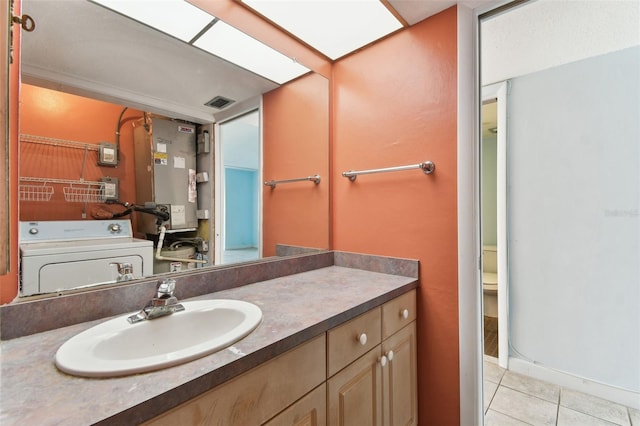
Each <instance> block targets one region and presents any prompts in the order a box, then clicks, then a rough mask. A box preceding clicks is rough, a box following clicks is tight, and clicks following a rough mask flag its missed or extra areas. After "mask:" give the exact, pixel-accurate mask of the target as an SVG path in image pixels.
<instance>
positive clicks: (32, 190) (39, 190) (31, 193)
mask: <svg viewBox="0 0 640 426" xmlns="http://www.w3.org/2000/svg"><path fill="white" fill-rule="evenodd" d="M18 190H19V193H20V201H51V197H52V196H53V193H54V190H53V186H51V185H20V187H19V188H18Z"/></svg>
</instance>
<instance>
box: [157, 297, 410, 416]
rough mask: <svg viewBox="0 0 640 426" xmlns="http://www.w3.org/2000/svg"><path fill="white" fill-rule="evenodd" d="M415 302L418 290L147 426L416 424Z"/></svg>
mask: <svg viewBox="0 0 640 426" xmlns="http://www.w3.org/2000/svg"><path fill="white" fill-rule="evenodd" d="M415 307H416V299H415V290H412V291H410V292H409V293H406V294H404V295H402V296H399V297H397V298H395V299H393V300H391V301H389V302H387V303H385V304H384V305H382V306H381V307H380V306H379V307H376V308H374V309H371V310H370V311H368V312H366V313H364V314H362V315H360V316H358V317H356V318H354V319H352V320H350V321H347V322H346V323H344V324H342V325H340V326H338V327H334V328H332V329H330V330H328V331H327V332H326V333H323V334H321V335H320V336H318V337H315V338H313V339H312V340H310V341H308V342H306V343H303V344H301V345H299V346H298V347H296V348H294V349H291V350H289V351H287V352H286V353H284V354H282V355H280V356H278V357H277V358H275V359H272V360H270V361H267V362H266V363H264V364H262V365H260V366H258V367H256V368H254V369H252V370H250V371H248V372H247V373H245V374H243V375H241V376H240V377H237V378H235V379H233V380H231V381H230V382H228V383H224V384H222V385H220V386H218V387H216V388H215V389H213V390H211V391H208V392H206V393H205V394H203V395H201V396H199V397H197V398H195V399H193V400H191V401H188V402H186V403H184V404H182V405H180V406H178V407H176V408H175V409H173V410H171V411H169V412H167V413H164V414H162V415H160V416H158V417H157V418H155V419H153V420H151V421H149V422H147V423H145V425H149V426H151V425H153V426H165V425H166V426H172V425H195V424H211V425H214V424H215V425H221V424H229V425H233V424H236V425H262V424H271V425H325V424H331V425H338V424H340V425H354V426H355V425H372V426H373V425H400V424H401V425H417V424H418V423H417V415H418V408H417V382H416V380H417V376H416V374H417V372H416V368H417V363H416V327H415ZM327 408H328V409H327ZM269 419H271V420H269Z"/></svg>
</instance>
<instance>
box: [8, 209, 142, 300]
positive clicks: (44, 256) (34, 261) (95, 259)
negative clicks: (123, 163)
mask: <svg viewBox="0 0 640 426" xmlns="http://www.w3.org/2000/svg"><path fill="white" fill-rule="evenodd" d="M123 263H129V264H131V265H132V269H133V270H132V274H133V277H134V278H141V277H148V276H151V275H153V242H152V241H148V240H142V239H138V238H133V230H132V228H131V222H130V221H129V220H105V221H100V220H76V221H47V222H20V295H21V296H29V295H34V294H40V293H51V292H56V291H61V290H67V289H72V288H79V287H87V286H93V285H99V284H107V283H114V282H117V281H118V279H119V276H120V273H119V271H118V264H123Z"/></svg>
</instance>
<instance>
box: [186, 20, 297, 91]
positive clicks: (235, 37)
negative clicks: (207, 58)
mask: <svg viewBox="0 0 640 426" xmlns="http://www.w3.org/2000/svg"><path fill="white" fill-rule="evenodd" d="M193 45H194V46H197V47H199V48H201V49H203V50H206V51H207V52H209V53H213V54H214V55H216V56H219V57H221V58H223V59H226V60H227V61H229V62H232V63H234V64H236V65H239V66H241V67H243V68H245V69H247V70H249V71H252V72H254V73H256V74H259V75H261V76H263V77H266V78H268V79H269V80H272V81H275V82H276V83H278V84H282V83H286V82H287V81H289V80H292V79H294V78H296V77H299V76H301V75H303V74H306V73H307V72H309V69H308V68H306V67H304V66H302V65H300V64H299V63H297V62H295V61H294V60H293V59H291V58H288V57H286V56H285V55H283V54H282V53H280V52H278V51H276V50H274V49H272V48H270V47H269V46H267V45H265V44H263V43H261V42H259V41H258V40H256V39H254V38H252V37H250V36H248V35H246V34H245V33H243V32H241V31H239V30H237V29H235V28H233V27H232V26H230V25H228V24H226V23H224V22H222V21H218V22H216V23H215V25H214V26H212V27H211V28H210V29H209V30H207V31H206V32H205V33H204V34H203V35H202V36H201V37H199V38H198V39H197V40H196V41H195V43H193Z"/></svg>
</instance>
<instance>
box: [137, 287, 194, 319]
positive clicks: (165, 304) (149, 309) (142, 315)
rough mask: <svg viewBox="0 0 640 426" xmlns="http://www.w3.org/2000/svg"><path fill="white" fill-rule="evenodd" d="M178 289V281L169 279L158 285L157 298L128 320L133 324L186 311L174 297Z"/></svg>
mask: <svg viewBox="0 0 640 426" xmlns="http://www.w3.org/2000/svg"><path fill="white" fill-rule="evenodd" d="M175 289H176V281H175V280H173V279H171V278H167V279H164V280H162V281H160V283H158V288H157V292H156V297H154V298H152V299H151V300H150V301H149V302H148V303H147V305H146V306H145V307H144V308H142V310H141V311H140V312H138V313H137V314H133V315H131V316H130V317H128V318H127V321H129V322H130V323H131V324H135V323H137V322H140V321H144V320H152V319H154V318H158V317H164V316H166V315H171V314H173V313H174V312H180V311H184V306H182V305H181V304H180V303H178V299H177V298H176V297H175V296H174V295H173V292H174V290H175Z"/></svg>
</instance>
